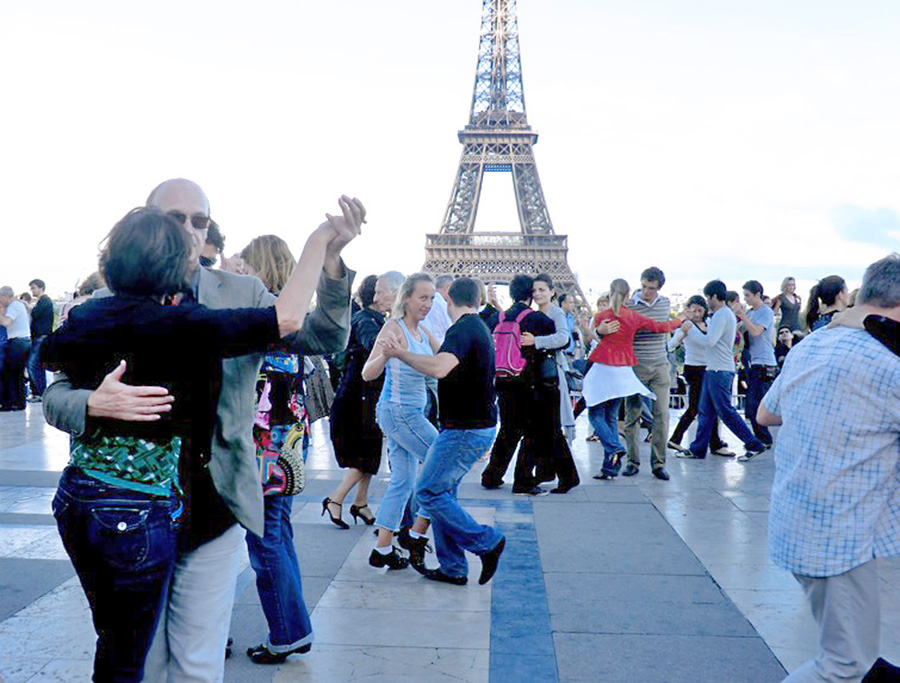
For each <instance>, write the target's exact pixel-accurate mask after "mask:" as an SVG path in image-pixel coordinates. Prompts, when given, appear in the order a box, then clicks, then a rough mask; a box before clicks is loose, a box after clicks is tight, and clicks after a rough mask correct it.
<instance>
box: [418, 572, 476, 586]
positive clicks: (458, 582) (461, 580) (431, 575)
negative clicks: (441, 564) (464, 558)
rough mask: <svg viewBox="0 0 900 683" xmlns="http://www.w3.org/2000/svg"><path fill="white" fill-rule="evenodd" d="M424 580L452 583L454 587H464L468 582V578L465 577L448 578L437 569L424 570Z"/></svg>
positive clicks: (448, 576)
mask: <svg viewBox="0 0 900 683" xmlns="http://www.w3.org/2000/svg"><path fill="white" fill-rule="evenodd" d="M422 576H424V577H425V578H426V579H428V580H430V581H440V582H441V583H452V584H453V585H454V586H465V585H466V584H467V583H468V582H469V577H467V576H450V575H448V574H445V573H444V572H442V571H441V570H440V568H438V569H426V570H425V573H424V574H422Z"/></svg>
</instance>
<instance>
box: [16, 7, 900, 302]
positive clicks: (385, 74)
mask: <svg viewBox="0 0 900 683" xmlns="http://www.w3.org/2000/svg"><path fill="white" fill-rule="evenodd" d="M480 14H481V3H480V2H479V1H478V0H452V1H451V0H446V1H443V2H438V1H435V2H421V0H419V1H413V0H403V1H400V0H379V2H372V1H371V0H347V1H343V0H341V1H336V2H330V3H321V2H309V1H306V0H302V1H296V0H295V1H294V2H287V1H276V0H270V1H268V2H266V1H263V2H257V3H254V5H253V6H252V9H250V6H249V5H247V4H246V3H238V2H190V1H184V0H182V1H179V2H174V1H170V0H162V1H158V2H153V3H149V2H140V3H139V2H128V3H123V2H114V1H108V2H99V1H97V0H84V1H82V2H79V3H70V2H62V1H61V0H51V1H48V2H45V3H40V4H38V3H18V4H17V5H12V4H11V3H5V6H4V8H3V9H2V10H0V60H2V63H3V64H4V68H3V69H2V70H0V88H2V92H3V95H4V98H3V99H4V106H3V108H2V110H0V130H2V131H3V135H4V145H3V163H2V165H0V207H2V209H3V215H4V217H5V228H4V230H3V234H4V238H3V243H4V249H3V253H4V255H5V256H6V258H5V259H4V260H3V267H2V269H0V280H2V283H0V284H7V283H8V284H11V285H12V286H13V287H14V288H15V289H16V290H24V289H25V288H26V284H27V282H28V280H30V279H31V278H33V277H43V278H44V279H45V280H47V281H48V285H49V288H50V291H51V293H59V292H62V291H65V290H70V289H72V287H73V286H74V284H75V282H76V281H77V280H78V279H79V278H81V277H83V276H84V275H86V274H87V273H89V272H90V271H91V270H93V268H94V267H95V258H96V251H97V243H98V242H99V241H100V239H101V238H102V237H103V235H104V234H105V233H106V232H107V231H108V229H109V228H110V227H111V226H112V224H113V223H114V222H115V221H116V220H117V219H118V218H119V217H120V216H121V215H123V214H124V213H125V212H126V211H127V210H128V209H130V208H132V207H133V206H135V205H138V204H141V203H143V201H144V199H145V197H146V195H147V193H148V192H149V190H150V189H151V188H152V187H153V186H154V185H155V184H156V183H157V182H159V181H160V180H162V179H165V178H168V177H174V176H185V177H189V178H191V179H193V180H196V181H197V182H199V183H200V184H201V185H202V186H203V187H204V188H205V189H206V191H207V194H208V195H209V197H210V200H211V203H212V211H213V216H214V217H215V218H216V219H217V220H218V221H219V222H220V224H221V225H222V228H223V231H224V232H225V234H226V236H227V250H228V251H237V250H239V249H240V248H242V247H243V246H244V245H245V244H246V243H247V242H248V241H249V240H250V239H251V238H252V237H254V236H256V235H258V234H264V233H276V234H279V235H281V236H283V237H285V238H286V239H287V240H288V241H289V243H290V244H291V245H292V246H293V247H294V248H295V250H296V251H299V249H300V247H301V246H302V243H303V240H304V238H305V236H306V234H308V232H309V231H310V230H311V229H312V228H313V227H314V226H315V225H316V224H317V223H318V222H319V220H320V219H321V217H322V215H323V214H324V212H325V211H332V210H333V209H334V208H335V207H336V199H337V197H338V196H339V195H340V194H341V193H343V192H346V193H350V194H355V195H357V196H359V197H360V198H361V199H362V200H363V201H364V202H365V203H366V205H367V206H368V208H369V215H370V220H369V223H368V225H367V226H366V232H365V233H364V236H363V237H362V238H361V239H360V240H359V241H358V243H356V244H353V245H351V247H349V248H348V250H347V254H346V257H347V261H348V263H349V264H350V265H351V267H353V268H355V269H357V270H358V271H359V272H360V274H361V275H365V274H367V273H369V272H380V271H384V270H388V269H399V270H402V271H404V272H411V271H413V270H415V269H417V268H419V267H420V266H421V264H422V262H423V260H424V234H425V233H427V232H437V231H438V229H439V226H440V221H441V218H442V216H443V212H444V208H445V206H446V202H447V199H448V197H449V194H450V190H451V186H452V182H453V177H454V174H455V170H456V165H457V163H458V157H459V152H460V146H459V143H458V141H457V139H456V131H457V129H458V128H460V127H462V126H463V125H465V123H466V120H467V116H468V107H469V102H470V98H471V91H472V85H473V79H474V69H475V61H476V53H477V44H478V30H479V21H480ZM519 29H520V34H521V47H522V65H523V70H524V84H525V98H526V103H527V107H528V116H529V121H530V123H531V124H532V126H533V127H534V128H535V129H536V130H537V131H538V132H539V133H540V135H541V137H540V142H539V143H538V145H537V147H536V155H537V161H538V168H539V172H540V175H541V179H542V181H543V185H544V191H545V195H546V198H547V202H548V207H549V210H550V215H551V217H552V219H553V222H554V226H555V228H556V231H557V232H558V233H560V234H567V235H568V236H569V247H570V250H571V251H570V258H569V262H570V265H571V266H572V268H573V270H575V271H576V272H578V273H579V275H580V278H581V281H582V286H583V288H584V289H585V291H588V290H591V291H593V292H597V291H599V290H602V289H605V288H606V286H607V284H608V282H609V281H610V280H611V279H612V278H614V277H625V278H626V279H627V280H629V282H631V283H632V284H636V283H637V276H638V274H639V273H640V271H641V270H642V269H643V268H644V267H645V266H647V265H651V264H654V265H658V266H660V267H662V268H663V269H664V270H665V271H666V273H667V276H668V279H669V285H668V286H667V289H668V290H669V291H670V292H674V291H682V292H687V293H692V292H693V291H695V290H696V289H697V288H698V287H701V286H702V285H703V283H705V282H706V281H707V280H709V279H711V278H713V277H722V278H725V279H726V281H727V282H728V283H729V285H731V286H733V287H738V286H739V285H740V284H741V283H742V282H743V281H744V280H746V279H748V278H757V279H760V280H762V281H763V283H764V284H766V286H767V288H769V289H771V288H773V287H774V286H776V285H777V284H778V283H780V281H781V278H782V277H783V276H784V275H788V274H792V275H795V276H796V277H797V278H798V280H799V281H800V288H801V291H802V290H804V289H806V290H807V291H808V285H809V283H810V282H811V281H812V280H813V279H814V278H816V277H820V276H824V275H828V274H831V273H838V274H841V275H844V276H845V277H846V278H847V279H848V280H849V281H851V282H855V281H858V279H859V277H860V276H861V273H862V270H863V269H864V267H865V266H866V265H867V264H868V263H870V262H871V261H873V260H875V259H877V258H880V257H881V256H883V255H884V254H885V253H887V252H889V251H892V250H897V249H898V248H900V222H898V214H897V212H898V210H900V134H898V131H897V128H898V121H900V76H898V75H897V65H898V64H900V4H897V3H895V2H874V1H866V0H863V1H861V2H855V3H847V2H823V1H817V2H812V1H799V0H793V1H788V2H784V1H782V2H772V1H758V0H757V1H756V2H723V1H721V0H720V1H717V2H700V1H697V0H694V1H683V2H679V3H672V2H663V1H661V0H660V1H654V0H628V1H625V0H621V1H620V0H606V1H602V0H584V1H580V2H579V1H574V0H569V1H563V0H555V1H554V2H549V1H547V0H542V1H539V0H520V2H519ZM477 228H479V229H481V230H503V229H518V226H517V224H516V220H515V208H514V200H513V195H512V186H511V180H510V178H509V176H508V175H507V174H493V175H491V176H490V177H489V178H488V182H487V183H486V187H485V190H484V193H483V195H482V207H481V211H480V214H479V221H478V223H477Z"/></svg>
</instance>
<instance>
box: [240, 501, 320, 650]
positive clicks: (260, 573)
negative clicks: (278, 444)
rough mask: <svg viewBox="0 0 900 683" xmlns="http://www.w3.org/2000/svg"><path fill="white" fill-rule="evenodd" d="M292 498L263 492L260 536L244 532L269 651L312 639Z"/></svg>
mask: <svg viewBox="0 0 900 683" xmlns="http://www.w3.org/2000/svg"><path fill="white" fill-rule="evenodd" d="M293 501H294V499H293V498H292V497H291V496H266V497H265V513H266V526H265V531H264V534H263V537H262V538H260V537H259V536H257V535H256V534H254V533H251V532H247V549H248V550H249V551H250V565H251V566H252V567H253V571H255V572H256V588H257V591H258V592H259V601H260V604H261V605H262V608H263V613H264V614H265V615H266V621H267V622H268V624H269V642H268V643H266V645H267V646H268V648H269V650H270V651H271V652H289V651H291V650H296V649H297V648H298V647H300V646H302V645H306V644H307V643H311V642H312V641H313V632H312V624H311V623H310V620H309V612H308V611H307V609H306V603H305V602H304V601H303V583H302V580H301V578H300V564H299V562H298V561H297V553H296V551H295V549H294V529H293V527H292V526H291V507H292V505H293Z"/></svg>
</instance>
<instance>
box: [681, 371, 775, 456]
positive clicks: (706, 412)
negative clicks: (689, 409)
mask: <svg viewBox="0 0 900 683" xmlns="http://www.w3.org/2000/svg"><path fill="white" fill-rule="evenodd" d="M733 383H734V373H733V372H726V371H724V370H707V371H706V374H704V375H703V387H702V388H701V389H700V411H699V415H700V417H699V420H698V422H697V434H696V435H695V437H694V440H693V441H692V442H691V447H690V448H691V453H693V454H694V455H699V456H702V457H705V456H706V451H707V450H709V440H710V438H712V431H713V425H714V424H715V420H716V417H718V418H719V419H720V420H721V421H722V422H723V424H724V425H725V426H726V427H728V429H730V430H731V431H732V432H733V433H734V435H735V436H736V437H737V438H739V439H740V440H741V441H743V442H744V445H745V446H746V447H747V448H762V442H761V441H760V440H759V439H757V438H756V437H755V436H753V432H751V431H750V428H749V427H748V426H747V424H746V423H745V422H744V421H743V420H742V419H741V416H740V415H738V413H737V410H735V409H734V406H733V405H731V385H732V384H733Z"/></svg>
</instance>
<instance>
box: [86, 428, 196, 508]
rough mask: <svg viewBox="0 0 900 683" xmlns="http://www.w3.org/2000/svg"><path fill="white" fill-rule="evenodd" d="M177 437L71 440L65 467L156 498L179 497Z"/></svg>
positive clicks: (178, 449) (179, 443) (102, 437)
mask: <svg viewBox="0 0 900 683" xmlns="http://www.w3.org/2000/svg"><path fill="white" fill-rule="evenodd" d="M180 453H181V437H178V436H173V437H172V438H171V439H170V440H168V441H161V442H157V441H148V440H147V439H139V438H136V437H133V436H103V435H100V436H95V437H92V438H90V439H79V438H73V439H72V442H71V446H70V458H69V464H71V465H73V466H74V467H78V468H80V469H82V470H83V471H84V472H85V474H88V475H90V476H92V477H94V478H95V479H99V480H100V481H103V482H106V483H108V484H112V485H114V486H120V487H122V488H126V489H132V490H134V491H140V492H142V493H149V494H152V495H157V496H170V495H172V493H173V492H177V493H178V494H181V487H180V486H179V483H178V458H179V455H180Z"/></svg>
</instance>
